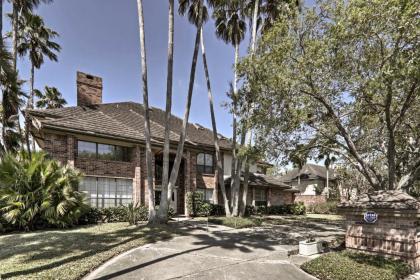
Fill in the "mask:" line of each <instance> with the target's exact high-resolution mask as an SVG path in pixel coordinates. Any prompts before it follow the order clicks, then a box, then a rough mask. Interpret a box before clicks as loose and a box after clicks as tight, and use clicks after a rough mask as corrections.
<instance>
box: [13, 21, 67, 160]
mask: <svg viewBox="0 0 420 280" xmlns="http://www.w3.org/2000/svg"><path fill="white" fill-rule="evenodd" d="M19 27H20V29H19V30H18V34H17V41H18V48H17V50H18V53H19V55H20V56H26V55H27V54H29V60H30V61H31V78H30V92H29V98H28V102H27V105H26V108H27V109H31V108H33V107H34V80H35V69H39V68H40V67H41V65H42V64H43V63H44V56H46V57H47V58H49V59H50V60H52V61H57V54H56V53H55V52H58V51H60V49H61V47H60V45H59V44H57V43H56V42H54V41H52V39H54V38H55V37H57V36H58V33H57V32H55V31H54V30H52V29H50V28H48V27H46V26H45V24H44V21H43V19H42V18H41V17H40V16H38V15H34V14H31V13H25V14H24V15H23V16H22V17H20V18H19ZM29 124H30V120H29V113H28V112H26V113H25V139H26V144H27V146H28V153H29V156H30V155H31V148H30V145H29Z"/></svg>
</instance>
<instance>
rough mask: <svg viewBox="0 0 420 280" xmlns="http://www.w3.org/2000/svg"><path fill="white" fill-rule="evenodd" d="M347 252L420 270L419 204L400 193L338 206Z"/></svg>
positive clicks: (378, 194)
mask: <svg viewBox="0 0 420 280" xmlns="http://www.w3.org/2000/svg"><path fill="white" fill-rule="evenodd" d="M338 212H339V213H340V214H341V215H343V216H344V217H345V226H346V248H347V249H352V250H357V251H362V252H365V253H371V254H375V255H381V256H384V257H389V258H394V259H401V260H403V261H405V262H407V263H408V264H409V265H410V266H411V267H412V268H413V270H414V271H419V270H420V244H419V241H420V202H419V201H418V200H417V199H415V198H414V197H412V196H410V195H408V194H407V193H405V192H402V191H376V192H373V193H370V194H364V195H361V196H359V197H357V198H355V199H353V200H350V201H347V202H342V203H340V204H339V205H338Z"/></svg>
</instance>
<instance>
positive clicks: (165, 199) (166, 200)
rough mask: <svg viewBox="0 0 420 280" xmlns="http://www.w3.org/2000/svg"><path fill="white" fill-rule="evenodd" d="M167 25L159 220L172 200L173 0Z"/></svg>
mask: <svg viewBox="0 0 420 280" xmlns="http://www.w3.org/2000/svg"><path fill="white" fill-rule="evenodd" d="M168 18H169V27H168V68H167V75H168V76H167V79H166V111H165V142H164V145H163V171H162V195H161V197H160V205H159V215H158V216H159V220H160V221H162V222H166V221H167V220H168V210H169V204H170V201H171V200H172V193H169V192H168V179H169V178H168V176H169V145H170V140H169V134H170V118H171V108H172V81H173V65H174V0H169V16H168Z"/></svg>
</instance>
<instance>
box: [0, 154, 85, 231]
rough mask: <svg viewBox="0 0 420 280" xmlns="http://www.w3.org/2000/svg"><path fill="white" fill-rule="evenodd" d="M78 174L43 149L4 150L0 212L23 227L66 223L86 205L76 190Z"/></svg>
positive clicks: (27, 228) (0, 166)
mask: <svg viewBox="0 0 420 280" xmlns="http://www.w3.org/2000/svg"><path fill="white" fill-rule="evenodd" d="M79 179H80V174H79V173H78V172H77V171H75V170H73V169H72V168H70V167H68V166H61V165H60V164H59V163H58V162H56V161H54V160H49V159H47V157H46V155H45V154H44V153H33V155H32V157H31V158H30V157H29V156H28V154H27V153H25V152H21V153H19V154H18V155H13V154H11V153H8V154H6V155H5V156H4V158H3V159H2V161H1V162H0V201H2V203H1V205H2V206H1V208H0V214H1V215H2V216H3V218H4V219H5V220H6V221H7V222H8V223H10V224H12V225H14V226H16V227H19V228H23V229H25V230H31V229H33V228H34V227H35V226H36V225H37V224H40V223H43V222H45V221H46V222H48V223H49V224H51V225H57V226H61V227H65V226H70V225H72V224H74V223H76V222H77V219H78V218H79V217H80V215H81V214H82V213H83V211H84V210H85V208H86V207H87V206H86V204H85V203H84V196H83V195H82V194H81V193H79V192H78V191H77V185H78V182H79Z"/></svg>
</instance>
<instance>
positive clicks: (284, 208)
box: [245, 202, 306, 216]
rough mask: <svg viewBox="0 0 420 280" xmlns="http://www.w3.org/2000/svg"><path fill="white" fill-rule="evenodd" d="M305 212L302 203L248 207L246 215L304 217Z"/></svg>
mask: <svg viewBox="0 0 420 280" xmlns="http://www.w3.org/2000/svg"><path fill="white" fill-rule="evenodd" d="M305 210H306V208H305V205H304V204H303V203H302V202H299V203H295V204H288V205H276V206H253V205H247V206H246V209H245V215H247V216H249V215H288V214H292V215H304V214H305Z"/></svg>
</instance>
